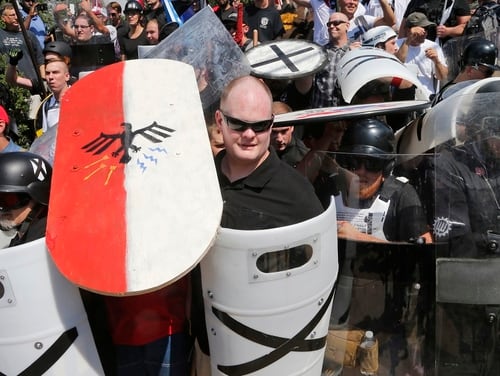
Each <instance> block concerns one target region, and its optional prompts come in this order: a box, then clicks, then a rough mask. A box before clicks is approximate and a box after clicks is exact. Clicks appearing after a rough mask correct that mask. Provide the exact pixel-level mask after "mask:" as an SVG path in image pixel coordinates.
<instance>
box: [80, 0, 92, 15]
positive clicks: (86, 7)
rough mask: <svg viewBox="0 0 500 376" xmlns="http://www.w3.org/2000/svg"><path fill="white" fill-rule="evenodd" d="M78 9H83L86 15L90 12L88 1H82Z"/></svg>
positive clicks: (90, 7)
mask: <svg viewBox="0 0 500 376" xmlns="http://www.w3.org/2000/svg"><path fill="white" fill-rule="evenodd" d="M80 8H81V9H83V10H84V11H85V12H87V13H89V12H92V6H91V5H90V1H89V0H82V1H81V2H80Z"/></svg>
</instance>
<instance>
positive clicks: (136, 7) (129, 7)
mask: <svg viewBox="0 0 500 376" xmlns="http://www.w3.org/2000/svg"><path fill="white" fill-rule="evenodd" d="M143 10H144V9H143V7H142V5H141V3H139V2H138V1H136V0H130V1H127V3H126V4H125V9H124V10H123V13H125V14H127V13H129V12H138V13H141V14H142V11H143Z"/></svg>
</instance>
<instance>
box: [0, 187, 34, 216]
mask: <svg viewBox="0 0 500 376" xmlns="http://www.w3.org/2000/svg"><path fill="white" fill-rule="evenodd" d="M30 201H31V198H30V196H28V195H27V194H24V193H9V192H7V193H0V212H7V211H10V210H15V209H20V208H23V207H25V206H26V205H28V204H29V202H30Z"/></svg>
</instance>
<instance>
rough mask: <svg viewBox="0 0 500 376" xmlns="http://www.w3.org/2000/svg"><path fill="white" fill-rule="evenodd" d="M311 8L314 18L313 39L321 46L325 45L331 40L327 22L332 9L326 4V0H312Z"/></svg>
mask: <svg viewBox="0 0 500 376" xmlns="http://www.w3.org/2000/svg"><path fill="white" fill-rule="evenodd" d="M311 8H312V10H313V18H314V35H313V41H314V42H315V43H317V44H319V45H320V46H324V45H325V44H327V43H328V41H329V40H330V36H329V34H328V26H326V23H327V22H328V20H329V19H330V14H331V13H332V10H331V9H330V7H329V6H328V5H326V3H325V1H324V0H311Z"/></svg>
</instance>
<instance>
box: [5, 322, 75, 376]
mask: <svg viewBox="0 0 500 376" xmlns="http://www.w3.org/2000/svg"><path fill="white" fill-rule="evenodd" d="M77 337H78V330H77V329H76V327H73V328H71V329H68V330H67V331H65V332H64V333H63V334H61V335H60V336H59V338H58V339H57V340H56V341H55V342H54V343H53V344H52V345H51V346H50V347H49V348H48V349H47V351H45V352H44V353H43V354H42V355H41V356H40V357H39V358H38V359H37V360H35V361H34V362H33V363H32V364H31V365H30V366H29V367H28V368H26V369H25V370H24V371H22V372H21V373H20V374H19V376H37V375H42V374H44V373H45V372H47V371H48V370H49V369H50V367H52V366H53V365H54V363H55V362H57V361H58V360H59V358H61V356H62V355H63V354H64V353H65V352H66V350H68V349H69V347H70V346H71V345H72V344H73V342H75V339H76V338H77ZM0 375H3V373H1V372H0Z"/></svg>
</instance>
